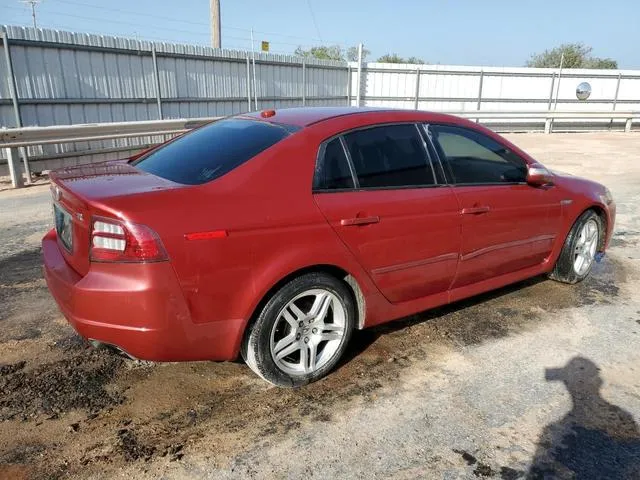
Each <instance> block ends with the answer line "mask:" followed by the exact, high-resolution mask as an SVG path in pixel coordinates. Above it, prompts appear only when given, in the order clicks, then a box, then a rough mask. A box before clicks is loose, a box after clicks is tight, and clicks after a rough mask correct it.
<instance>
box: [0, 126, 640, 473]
mask: <svg viewBox="0 0 640 480" xmlns="http://www.w3.org/2000/svg"><path fill="white" fill-rule="evenodd" d="M509 138H510V139H511V140H513V141H514V142H515V143H517V144H519V145H521V146H522V147H524V148H525V149H526V150H527V151H529V152H530V153H532V154H533V155H534V156H536V157H537V158H539V159H540V160H541V161H542V162H543V163H545V164H546V165H548V166H549V167H552V168H554V169H558V170H563V171H567V172H570V173H575V174H580V175H583V176H587V177H590V178H593V179H596V180H598V181H601V182H603V183H605V184H607V185H608V186H609V187H610V188H611V190H612V191H613V195H614V197H615V198H616V201H617V203H618V222H617V228H616V233H615V236H614V239H613V242H612V246H611V249H610V252H609V253H608V255H607V257H605V260H604V261H603V262H602V263H600V264H598V265H597V266H596V268H595V269H594V271H593V273H592V275H591V277H590V278H589V279H588V280H587V281H585V282H583V283H582V284H580V285H576V286H566V285H561V284H558V283H555V282H551V281H548V280H545V279H543V278H536V279H532V280H529V281H526V282H523V283H520V284H517V285H514V286H510V287H508V288H505V289H502V290H499V291H497V292H493V293H491V294H487V295H483V296H480V297H476V298H474V299H471V300H467V301H464V302H460V303H458V304H455V305H452V306H448V307H446V308H441V309H438V310H435V311H430V312H426V313H423V314H420V315H415V316H413V317H411V318H407V319H403V320H401V321H399V322H395V323H392V324H389V325H385V326H382V327H379V328H375V329H371V330H365V331H362V332H356V334H355V336H354V339H353V341H352V344H351V346H350V349H349V352H348V355H347V358H345V359H344V361H343V362H342V363H341V365H340V367H339V368H338V369H337V370H336V371H335V372H334V373H332V374H331V375H329V377H327V378H326V379H324V380H323V381H320V382H318V383H315V384H313V385H310V386H308V387H305V388H302V389H298V390H281V389H277V388H273V387H270V386H269V385H267V384H265V383H264V382H263V381H261V380H260V379H258V378H257V377H255V376H254V375H253V374H252V373H251V371H250V370H249V369H248V368H247V367H246V366H245V365H244V364H242V363H241V362H238V363H207V362H200V363H183V364H151V365H149V364H143V363H136V362H133V361H131V360H127V359H124V358H122V357H120V356H118V355H116V354H114V353H112V352H110V351H106V350H97V351H96V350H93V349H91V348H89V347H88V346H87V345H86V344H84V343H83V342H82V341H81V340H80V339H79V338H78V337H77V336H76V335H75V334H74V332H73V330H72V329H71V328H70V327H69V326H68V325H67V324H66V321H65V320H64V318H63V317H62V316H61V315H60V313H59V312H58V310H57V308H56V306H55V304H54V302H53V300H52V299H51V297H50V296H49V294H48V292H47V290H46V286H45V283H44V280H43V279H42V275H41V260H40V252H39V240H40V237H41V236H42V234H43V233H44V232H45V231H46V229H47V228H50V223H51V221H50V207H49V203H48V198H49V197H48V196H49V192H48V186H47V185H46V184H45V185H37V186H33V187H29V188H26V189H23V190H21V191H13V190H8V189H5V190H3V191H0V478H17V479H19V478H121V477H122V478H125V477H129V478H232V477H233V478H235V477H247V478H271V477H283V476H288V477H294V478H296V477H302V476H305V477H323V478H347V477H349V478H365V477H366V478H382V477H384V478H387V477H393V478H425V477H429V478H476V477H487V478H502V479H516V478H544V476H545V475H547V474H548V473H549V471H551V470H548V469H549V468H552V467H553V468H555V470H553V471H554V472H556V475H558V474H557V472H559V471H560V472H562V475H564V476H561V478H573V477H572V475H574V476H575V475H578V477H579V476H580V475H585V472H587V473H591V474H600V475H601V478H633V475H635V474H636V473H637V474H638V477H637V478H640V429H639V428H638V422H640V294H639V293H638V288H637V287H636V285H637V282H638V279H639V277H640V246H639V243H638V242H639V240H640V163H639V162H638V159H637V158H636V157H637V152H639V151H640V135H635V134H618V133H599V134H553V135H543V134H520V135H511V136H509ZM0 190H1V187H0ZM554 369H555V370H554ZM550 466H551V467H550ZM585 478H587V477H585Z"/></svg>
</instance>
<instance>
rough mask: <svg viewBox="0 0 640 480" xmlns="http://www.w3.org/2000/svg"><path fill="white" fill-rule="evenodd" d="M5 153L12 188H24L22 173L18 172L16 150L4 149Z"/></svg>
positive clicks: (18, 165)
mask: <svg viewBox="0 0 640 480" xmlns="http://www.w3.org/2000/svg"><path fill="white" fill-rule="evenodd" d="M5 151H6V152H7V163H8V164H9V176H11V184H12V185H13V188H20V187H24V183H23V181H22V172H21V171H20V154H19V153H18V148H6V149H5Z"/></svg>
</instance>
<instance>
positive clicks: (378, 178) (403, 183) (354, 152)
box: [344, 124, 435, 188]
mask: <svg viewBox="0 0 640 480" xmlns="http://www.w3.org/2000/svg"><path fill="white" fill-rule="evenodd" d="M344 139H345V142H346V145H347V149H348V150H349V155H350V157H351V161H352V163H353V167H354V170H355V173H356V176H357V179H358V183H359V187H360V188H384V187H411V186H425V185H433V184H434V183H435V182H434V178H433V171H432V170H431V166H430V164H429V158H428V157H427V152H426V150H425V147H424V143H423V140H422V137H421V136H420V134H419V132H418V129H417V128H416V126H415V125H414V124H401V125H385V126H379V127H372V128H367V129H364V130H356V131H354V132H351V133H347V134H346V135H345V136H344Z"/></svg>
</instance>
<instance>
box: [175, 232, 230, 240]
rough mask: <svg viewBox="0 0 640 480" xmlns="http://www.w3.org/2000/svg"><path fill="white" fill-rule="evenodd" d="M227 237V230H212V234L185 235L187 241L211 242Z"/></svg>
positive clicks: (196, 233)
mask: <svg viewBox="0 0 640 480" xmlns="http://www.w3.org/2000/svg"><path fill="white" fill-rule="evenodd" d="M226 236H227V231H226V230H212V231H210V232H194V233H185V234H184V238H185V239H186V240H211V239H213V238H224V237H226Z"/></svg>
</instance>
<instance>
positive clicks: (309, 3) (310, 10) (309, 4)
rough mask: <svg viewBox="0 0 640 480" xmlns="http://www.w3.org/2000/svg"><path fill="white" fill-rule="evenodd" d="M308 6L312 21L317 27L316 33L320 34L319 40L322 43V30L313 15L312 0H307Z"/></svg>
mask: <svg viewBox="0 0 640 480" xmlns="http://www.w3.org/2000/svg"><path fill="white" fill-rule="evenodd" d="M307 5H308V6H309V12H311V19H312V20H313V25H314V26H315V27H316V33H317V34H318V38H319V39H320V41H321V42H322V35H320V29H319V28H318V22H317V21H316V15H315V14H314V13H313V8H312V7H311V0H307Z"/></svg>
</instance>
